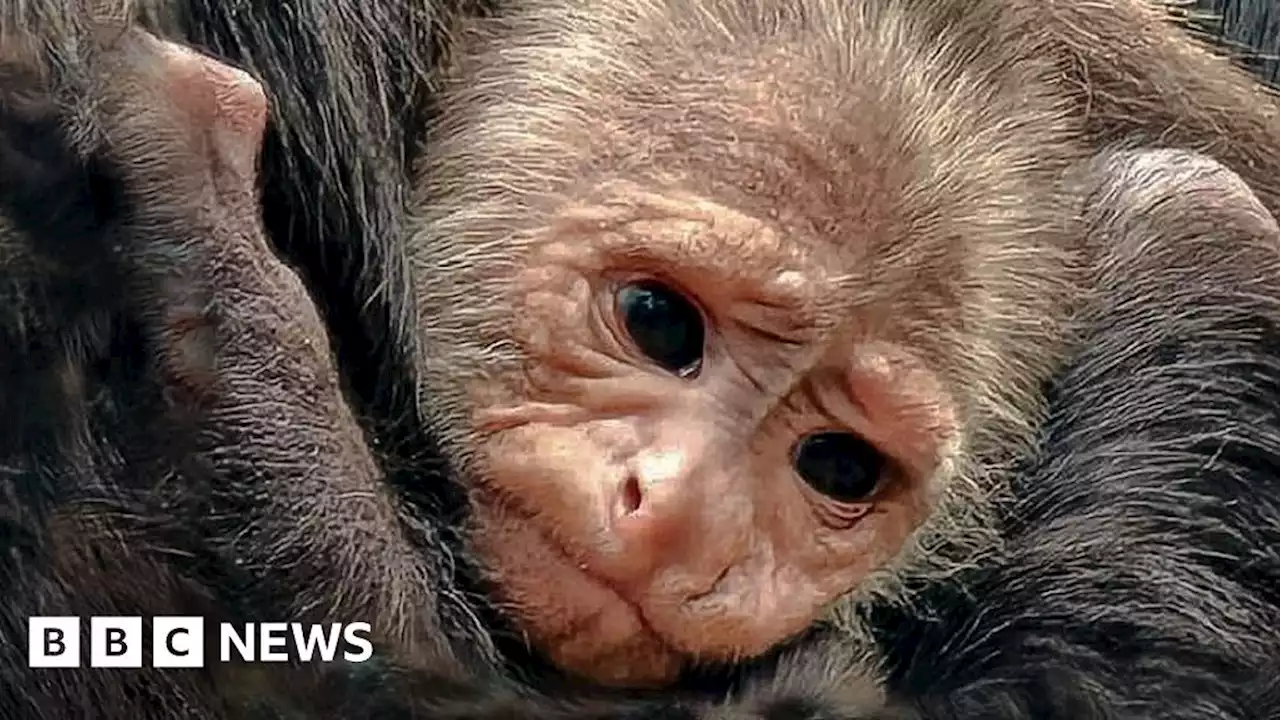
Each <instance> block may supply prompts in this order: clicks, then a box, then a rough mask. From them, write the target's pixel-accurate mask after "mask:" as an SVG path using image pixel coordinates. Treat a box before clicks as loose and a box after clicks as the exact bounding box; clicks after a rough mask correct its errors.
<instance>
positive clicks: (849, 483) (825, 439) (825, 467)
mask: <svg viewBox="0 0 1280 720" xmlns="http://www.w3.org/2000/svg"><path fill="white" fill-rule="evenodd" d="M792 462H793V463H794V464H795V467H796V472H797V473H799V474H800V477H801V478H802V479H804V481H805V482H806V483H808V484H809V487H812V488H813V489H814V490H817V491H818V492H820V493H822V494H823V495H826V496H827V497H829V498H831V499H833V500H835V501H837V502H844V503H857V502H865V501H866V499H867V498H868V497H869V496H870V495H871V493H873V492H875V489H876V487H877V486H878V485H879V484H880V477H881V475H883V473H884V467H885V457H884V455H882V454H881V453H880V451H879V450H877V449H876V447H875V446H874V445H872V444H871V443H869V442H867V441H866V440H864V439H862V438H861V437H858V436H857V435H854V434H853V433H847V432H821V433H814V434H813V435H809V436H808V437H805V438H803V439H802V440H801V441H800V442H798V443H796V446H795V449H794V450H793V451H792Z"/></svg>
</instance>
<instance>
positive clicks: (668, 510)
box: [601, 451, 706, 596]
mask: <svg viewBox="0 0 1280 720" xmlns="http://www.w3.org/2000/svg"><path fill="white" fill-rule="evenodd" d="M693 469H694V468H693V463H691V462H690V458H689V457H688V456H687V455H686V454H683V453H680V452H679V451H672V452H651V453H648V454H646V455H643V456H641V457H637V458H636V460H635V461H634V462H633V463H632V464H631V466H630V467H629V468H628V472H627V473H626V475H625V477H623V478H622V480H621V482H619V483H618V486H617V487H616V489H615V495H614V498H613V502H612V517H611V518H610V520H611V523H610V526H611V534H612V535H613V538H612V541H613V542H612V543H611V544H612V545H614V547H615V549H616V552H615V553H612V554H611V556H612V557H611V559H610V561H609V562H607V563H606V567H603V568H601V571H602V573H603V574H604V575H605V576H606V577H607V579H608V580H609V581H610V582H611V583H613V584H614V585H616V586H617V587H618V589H619V591H622V592H624V593H626V594H628V595H631V596H634V594H635V593H643V592H646V591H647V590H648V589H649V586H650V585H651V584H652V581H653V579H654V578H655V577H656V575H657V574H658V573H659V572H660V571H662V570H663V569H666V568H670V567H672V566H675V565H680V564H684V563H685V562H686V561H687V560H688V559H689V558H688V557H686V556H687V555H688V554H689V552H691V549H690V548H691V543H692V542H693V541H694V536H695V535H696V534H698V532H699V531H700V528H699V527H697V526H698V524H699V523H698V522H697V519H698V518H699V517H700V516H701V514H702V509H703V508H702V506H703V504H704V503H705V502H706V501H705V499H704V498H703V497H702V492H701V490H700V488H698V487H697V485H696V478H694V477H693Z"/></svg>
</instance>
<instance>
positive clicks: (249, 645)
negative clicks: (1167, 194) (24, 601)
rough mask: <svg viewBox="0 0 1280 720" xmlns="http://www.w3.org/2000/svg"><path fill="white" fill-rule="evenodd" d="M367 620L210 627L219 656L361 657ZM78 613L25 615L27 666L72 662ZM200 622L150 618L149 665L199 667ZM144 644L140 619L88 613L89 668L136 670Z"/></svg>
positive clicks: (367, 654) (76, 653) (365, 655)
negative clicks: (216, 628) (40, 615)
mask: <svg viewBox="0 0 1280 720" xmlns="http://www.w3.org/2000/svg"><path fill="white" fill-rule="evenodd" d="M370 632H371V628H370V626H369V623H365V622H355V623H345V624H344V623H327V624H318V625H311V624H303V623H283V622H267V623H245V624H244V625H239V626H237V625H233V624H231V623H220V624H219V625H218V633H217V634H218V654H217V659H218V661H219V662H224V663H225V662H233V661H243V662H289V661H290V660H299V661H301V662H317V661H318V662H334V661H335V660H338V659H341V660H345V661H347V662H353V663H361V662H364V661H366V660H368V659H369V658H371V657H373V643H372V642H371V641H370V640H369V634H370ZM80 641H81V622H80V618H78V617H71V616H63V617H31V618H28V619H27V664H28V665H29V666H30V667H33V668H76V667H80V661H81V659H82V656H81V653H80ZM204 641H205V621H204V618H201V617H192V616H168V617H154V618H151V637H150V647H151V665H150V667H157V668H199V667H204V664H205V658H206V650H205V642H204ZM147 642H148V638H146V637H145V633H144V632H143V629H142V618H141V617H91V618H89V667H95V668H113V667H114V668H140V667H142V649H143V646H144V645H145V644H146V643H147Z"/></svg>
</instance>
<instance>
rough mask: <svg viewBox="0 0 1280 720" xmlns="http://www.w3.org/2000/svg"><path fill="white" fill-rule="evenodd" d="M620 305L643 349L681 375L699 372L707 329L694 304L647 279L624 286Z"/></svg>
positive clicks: (631, 333)
mask: <svg viewBox="0 0 1280 720" xmlns="http://www.w3.org/2000/svg"><path fill="white" fill-rule="evenodd" d="M617 304H618V314H619V315H620V316H621V317H622V323H623V326H624V327H626V329H627V334H628V335H630V336H631V340H632V342H634V343H635V344H636V347H637V348H638V349H639V350H640V352H642V353H644V354H645V355H646V356H647V357H648V358H649V359H650V360H652V361H654V362H655V363H657V364H658V365H661V366H662V367H663V368H665V369H666V370H669V371H670V372H673V373H675V374H677V375H679V376H681V377H689V376H691V375H693V374H695V373H697V371H698V368H699V367H700V366H701V364H702V346H703V343H704V342H705V339H706V329H705V328H704V327H703V325H702V313H700V312H698V309H697V308H696V307H694V306H693V303H691V302H689V301H688V300H687V299H685V297H684V296H683V295H681V294H680V293H678V292H676V291H675V290H672V289H671V288H669V287H667V286H666V285H663V284H662V283H659V282H655V281H652V280H644V281H640V282H634V283H630V284H628V285H625V286H623V287H622V289H621V290H619V291H618V296H617Z"/></svg>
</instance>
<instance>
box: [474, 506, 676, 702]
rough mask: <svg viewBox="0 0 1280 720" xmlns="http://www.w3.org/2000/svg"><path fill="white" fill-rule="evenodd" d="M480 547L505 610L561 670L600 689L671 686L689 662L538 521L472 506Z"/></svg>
mask: <svg viewBox="0 0 1280 720" xmlns="http://www.w3.org/2000/svg"><path fill="white" fill-rule="evenodd" d="M473 513H474V515H473V517H474V519H475V521H476V523H477V525H476V532H475V533H474V535H473V537H474V541H473V542H474V544H475V548H476V550H477V551H479V552H480V554H481V557H482V559H483V560H484V562H485V564H486V566H487V568H488V571H489V574H490V579H491V581H492V582H493V585H494V587H495V588H496V592H497V594H498V595H499V599H500V600H501V603H500V607H501V608H502V610H503V611H504V612H506V613H507V614H509V615H510V616H511V617H512V619H513V620H514V621H515V622H516V624H517V625H518V626H519V627H520V629H521V630H523V631H524V632H525V633H526V634H527V635H528V636H529V638H530V640H531V641H532V642H533V644H534V646H535V647H536V648H537V649H538V650H540V651H542V652H543V653H545V654H546V655H547V657H548V658H550V660H551V661H552V662H553V663H555V664H556V666H557V667H559V668H560V669H562V670H564V671H566V672H569V673H572V674H574V675H578V676H580V677H582V678H584V679H587V680H591V681H593V682H596V683H600V684H605V685H613V686H620V687H646V686H648V687H652V686H660V685H664V684H667V683H670V682H671V681H672V680H674V679H675V677H676V675H677V674H679V672H680V670H681V668H682V667H683V666H684V665H685V662H686V661H685V658H684V657H683V656H682V655H681V654H680V653H678V652H676V651H674V650H673V649H672V648H671V647H670V646H668V645H667V644H666V643H665V642H663V640H662V638H661V637H659V636H658V634H657V633H655V632H654V631H653V629H652V628H650V627H649V625H648V624H647V623H646V622H645V620H644V617H643V614H642V613H641V611H640V609H639V608H638V607H636V606H635V605H633V604H632V603H630V602H628V601H627V600H625V599H624V598H623V597H622V596H621V595H619V594H618V593H617V592H615V591H614V590H612V589H610V588H609V587H608V586H607V585H605V584H604V583H603V582H601V581H600V580H598V579H596V578H595V577H593V576H591V575H590V574H589V573H587V572H586V571H585V570H583V569H582V568H581V567H579V565H578V564H577V563H575V562H574V561H573V560H572V559H571V558H570V557H569V556H568V555H566V554H565V553H564V551H563V550H562V549H560V548H559V547H557V546H556V545H555V544H554V543H553V542H551V541H549V540H548V539H547V538H546V537H544V536H543V534H542V533H541V532H540V531H539V530H538V529H537V527H536V520H534V519H531V518H526V517H522V516H520V515H519V514H518V513H514V512H512V511H510V510H505V509H498V508H495V507H494V505H493V504H490V503H481V502H476V503H473Z"/></svg>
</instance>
